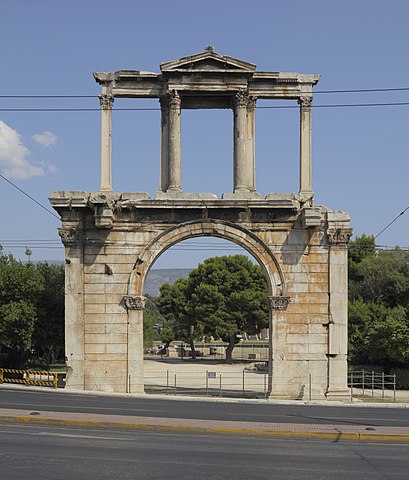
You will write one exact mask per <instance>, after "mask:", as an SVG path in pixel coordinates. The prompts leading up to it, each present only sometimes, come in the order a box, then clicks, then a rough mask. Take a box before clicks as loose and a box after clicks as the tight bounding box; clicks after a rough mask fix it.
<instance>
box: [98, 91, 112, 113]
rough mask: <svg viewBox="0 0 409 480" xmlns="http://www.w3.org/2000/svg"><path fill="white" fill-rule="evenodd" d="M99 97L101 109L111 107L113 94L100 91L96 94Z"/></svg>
mask: <svg viewBox="0 0 409 480" xmlns="http://www.w3.org/2000/svg"><path fill="white" fill-rule="evenodd" d="M98 97H99V105H100V107H101V108H102V109H103V110H108V109H112V105H113V104H114V100H115V99H114V96H113V95H111V94H107V93H101V95H98Z"/></svg>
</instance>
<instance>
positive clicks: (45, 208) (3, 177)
mask: <svg viewBox="0 0 409 480" xmlns="http://www.w3.org/2000/svg"><path fill="white" fill-rule="evenodd" d="M0 177H1V178H2V179H3V180H5V181H6V182H8V183H9V184H10V185H12V186H13V187H14V188H16V189H17V190H18V191H19V192H21V193H22V194H23V195H25V196H26V197H28V198H29V199H30V200H31V201H33V202H34V203H36V204H37V205H38V206H40V207H41V208H42V209H44V210H45V211H46V212H48V213H49V214H50V215H52V216H53V217H55V218H56V219H57V220H61V219H60V217H59V216H58V215H56V214H55V213H54V212H52V211H51V210H49V209H48V208H47V207H45V206H44V205H43V204H42V203H40V202H39V201H37V200H36V199H35V198H33V197H32V196H31V195H30V194H28V193H27V192H25V191H24V190H23V189H21V188H20V187H18V186H17V185H16V184H15V183H13V182H12V181H11V180H9V179H8V178H6V177H5V176H4V175H2V174H1V173H0Z"/></svg>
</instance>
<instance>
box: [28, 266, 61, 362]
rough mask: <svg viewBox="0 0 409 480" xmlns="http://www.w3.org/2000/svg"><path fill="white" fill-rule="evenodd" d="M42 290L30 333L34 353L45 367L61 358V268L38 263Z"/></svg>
mask: <svg viewBox="0 0 409 480" xmlns="http://www.w3.org/2000/svg"><path fill="white" fill-rule="evenodd" d="M36 268H37V271H38V273H40V274H41V276H42V278H43V279H44V289H43V290H42V291H41V292H40V293H39V294H38V295H37V302H36V303H37V320H36V322H35V327H34V332H33V347H34V350H35V353H36V354H37V356H38V357H39V359H41V360H42V361H43V362H44V363H45V364H46V366H47V367H49V366H50V364H54V363H56V362H57V360H58V359H59V358H61V357H63V352H64V291H65V271H64V267H63V266H61V265H48V263H46V262H42V263H38V264H37V266H36Z"/></svg>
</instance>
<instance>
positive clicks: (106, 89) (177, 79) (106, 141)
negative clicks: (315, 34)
mask: <svg viewBox="0 0 409 480" xmlns="http://www.w3.org/2000/svg"><path fill="white" fill-rule="evenodd" d="M160 70H161V72H160V73H154V72H145V71H134V70H120V71H117V72H96V73H94V78H95V80H96V81H97V82H98V83H99V84H100V85H101V86H102V92H101V95H100V105H101V111H102V124H101V128H102V130H101V185H100V191H101V192H109V191H112V173H111V170H112V167H111V157H112V146H111V124H112V106H113V102H114V99H115V98H158V99H159V102H160V107H161V164H160V165H161V168H160V172H161V173H160V187H159V190H158V194H157V196H158V198H178V197H180V196H182V193H181V192H182V186H181V181H180V179H181V145H180V114H181V110H182V109H209V108H224V109H226V108H228V109H232V110H233V113H234V127H233V130H234V132H233V138H234V142H233V145H234V152H233V162H234V164H233V172H234V173H233V193H230V194H224V195H223V198H229V199H235V198H237V199H246V198H249V199H256V198H260V196H259V194H258V193H257V191H256V185H255V148H254V142H255V131H254V117H255V115H254V113H255V108H256V102H257V100H258V99H268V100H289V99H292V100H297V101H298V104H299V106H300V183H299V195H300V199H301V201H303V202H311V201H312V198H313V190H312V158H311V128H312V124H311V120H312V119H311V105H312V88H313V86H314V85H316V84H317V83H318V81H319V78H320V76H319V75H306V74H299V73H285V72H257V71H256V65H254V64H252V63H248V62H244V61H242V60H238V59H235V58H232V57H228V56H224V55H219V54H218V53H216V52H215V51H214V49H213V48H212V47H207V48H206V49H205V51H204V52H202V53H199V54H196V55H192V56H188V57H183V58H181V59H179V60H176V61H172V62H165V63H162V64H161V65H160Z"/></svg>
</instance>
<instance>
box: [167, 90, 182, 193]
mask: <svg viewBox="0 0 409 480" xmlns="http://www.w3.org/2000/svg"><path fill="white" fill-rule="evenodd" d="M180 104H181V101H180V97H179V94H178V92H177V91H176V90H173V91H172V92H171V93H170V96H169V162H168V169H169V170H168V178H169V181H168V191H174V192H180V191H181V186H180Z"/></svg>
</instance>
